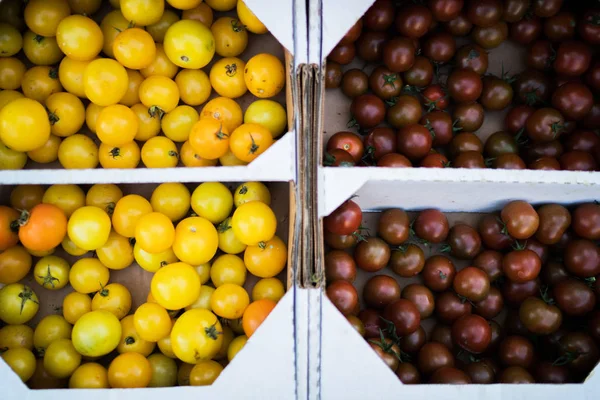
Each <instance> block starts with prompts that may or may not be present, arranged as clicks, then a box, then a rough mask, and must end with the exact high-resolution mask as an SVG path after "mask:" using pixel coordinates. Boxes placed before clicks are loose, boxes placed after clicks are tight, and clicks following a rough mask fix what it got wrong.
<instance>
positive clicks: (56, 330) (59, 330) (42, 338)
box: [33, 314, 73, 356]
mask: <svg viewBox="0 0 600 400" xmlns="http://www.w3.org/2000/svg"><path fill="white" fill-rule="evenodd" d="M72 329H73V327H72V326H71V324H70V323H69V322H67V320H66V319H65V318H64V317H63V316H62V315H56V314H51V315H46V316H45V317H44V318H42V319H41V321H40V322H38V324H37V326H36V327H35V331H34V332H33V346H34V347H35V350H36V351H37V353H38V354H39V355H42V356H43V355H44V352H45V350H46V349H47V348H48V346H49V345H50V343H52V342H54V341H55V340H58V339H69V338H70V337H71V330H72Z"/></svg>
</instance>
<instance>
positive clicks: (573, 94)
mask: <svg viewBox="0 0 600 400" xmlns="http://www.w3.org/2000/svg"><path fill="white" fill-rule="evenodd" d="M552 105H553V106H554V108H556V109H557V110H558V111H559V112H561V113H562V114H563V115H564V116H565V118H567V119H572V120H578V119H581V118H583V117H585V116H586V115H587V113H588V112H590V110H591V109H592V106H593V105H594V97H593V95H592V92H591V91H590V89H588V88H587V86H585V85H584V84H582V83H577V82H567V83H565V84H564V85H562V86H560V87H559V88H558V89H556V90H555V91H554V94H553V95H552Z"/></svg>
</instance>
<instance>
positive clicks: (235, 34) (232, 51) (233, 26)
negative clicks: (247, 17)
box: [210, 17, 248, 57]
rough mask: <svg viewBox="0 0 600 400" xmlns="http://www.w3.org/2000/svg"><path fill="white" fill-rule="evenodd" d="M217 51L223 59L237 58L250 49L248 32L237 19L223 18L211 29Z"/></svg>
mask: <svg viewBox="0 0 600 400" xmlns="http://www.w3.org/2000/svg"><path fill="white" fill-rule="evenodd" d="M210 30H211V32H212V34H213V36H214V37H215V51H216V52H217V54H218V55H220V56H221V57H237V56H239V55H240V54H242V53H243V52H244V50H246V47H248V32H246V28H245V27H244V25H243V24H242V23H241V22H240V20H238V19H237V18H231V17H221V18H219V19H217V20H216V21H215V22H214V24H212V26H211V27H210Z"/></svg>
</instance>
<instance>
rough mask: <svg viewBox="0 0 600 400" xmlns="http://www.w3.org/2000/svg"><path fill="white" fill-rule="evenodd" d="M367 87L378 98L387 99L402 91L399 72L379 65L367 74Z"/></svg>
mask: <svg viewBox="0 0 600 400" xmlns="http://www.w3.org/2000/svg"><path fill="white" fill-rule="evenodd" d="M369 88H371V90H372V91H373V93H375V94H376V95H377V96H378V97H379V98H381V99H383V100H389V99H391V98H392V97H395V96H398V95H400V93H401V92H402V78H400V74H397V73H394V72H392V71H390V70H389V69H387V68H386V67H383V66H379V67H377V68H375V69H374V70H373V72H371V75H370V76H369Z"/></svg>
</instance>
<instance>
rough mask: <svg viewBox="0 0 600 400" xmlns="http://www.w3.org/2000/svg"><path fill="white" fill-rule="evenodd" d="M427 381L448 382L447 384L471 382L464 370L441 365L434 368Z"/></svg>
mask: <svg viewBox="0 0 600 400" xmlns="http://www.w3.org/2000/svg"><path fill="white" fill-rule="evenodd" d="M429 383H434V384H435V383H439V384H449V385H466V384H468V383H471V378H469V375H467V374H466V373H465V372H464V371H461V370H460V369H458V368H454V367H442V368H440V369H438V370H436V371H435V372H434V373H433V374H432V375H431V379H430V380H429Z"/></svg>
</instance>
